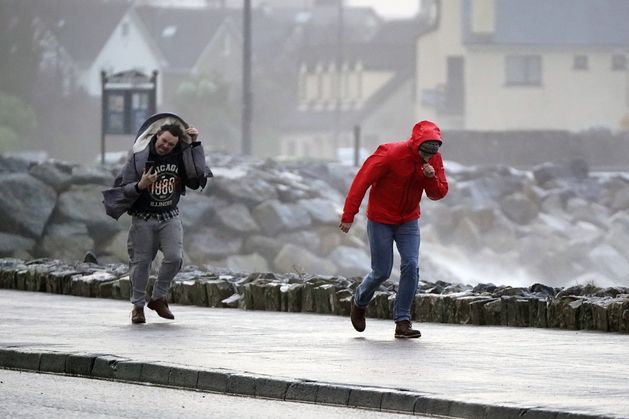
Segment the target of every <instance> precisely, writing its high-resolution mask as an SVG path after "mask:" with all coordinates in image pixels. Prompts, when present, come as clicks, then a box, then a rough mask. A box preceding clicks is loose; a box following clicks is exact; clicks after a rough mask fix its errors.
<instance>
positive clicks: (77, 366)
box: [0, 290, 629, 419]
mask: <svg viewBox="0 0 629 419" xmlns="http://www.w3.org/2000/svg"><path fill="white" fill-rule="evenodd" d="M130 308H131V305H130V304H129V303H127V302H124V301H118V300H104V299H88V298H80V297H72V296H61V295H51V294H42V293H29V292H22V291H10V290H0V366H3V367H8V368H22V369H32V370H40V371H45V372H61V373H63V372H65V373H75V374H81V375H86V376H93V377H97V378H114V379H121V380H126V381H146V382H154V383H156V384H163V385H170V386H175V387H178V386H183V387H192V388H199V389H204V390H212V391H217V392H227V393H236V394H244V395H251V396H256V397H270V398H283V399H291V400H302V401H311V402H316V403H328V404H340V405H350V406H358V407H366V408H372V409H382V410H387V411H401V412H407V413H415V414H434V415H443V416H453V417H471V418H477V417H500V418H508V417H526V418H557V419H559V418H586V417H629V363H627V362H626V360H627V355H629V335H621V334H612V333H598V332H585V331H566V330H548V329H533V328H507V327H484V326H483V327H474V326H458V325H449V324H435V323H426V324H421V325H419V327H420V329H421V331H422V334H423V336H422V338H421V339H418V340H397V339H394V338H393V328H394V323H393V322H392V321H390V320H376V319H367V330H366V331H365V332H363V333H357V332H355V331H354V330H353V329H352V327H351V324H350V322H349V319H348V318H346V317H337V316H327V315H317V314H302V313H275V312H263V311H243V310H235V309H213V308H203V307H194V306H179V305H173V306H171V309H172V311H173V313H174V314H175V316H176V320H175V321H168V320H164V319H161V318H159V317H157V315H156V314H155V313H154V312H152V311H150V310H148V309H147V310H146V314H147V324H144V325H131V324H130V319H129V312H130ZM85 362H87V364H85ZM132 366H135V367H137V368H135V369H134V368H132ZM134 374H135V375H134ZM188 374H194V375H193V376H192V378H191V377H190V376H188ZM0 375H1V371H0Z"/></svg>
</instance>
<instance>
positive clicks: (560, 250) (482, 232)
mask: <svg viewBox="0 0 629 419" xmlns="http://www.w3.org/2000/svg"><path fill="white" fill-rule="evenodd" d="M444 153H448V150H445V151H444ZM446 156H448V155H447V154H446ZM209 163H210V166H211V167H212V169H213V170H214V173H215V175H216V176H215V177H214V178H213V179H212V180H210V182H209V184H208V186H207V187H206V188H205V189H204V190H203V191H188V193H187V195H186V196H184V197H182V199H181V202H180V209H181V212H182V220H183V224H184V230H185V234H184V263H185V264H186V265H197V266H201V267H209V268H212V269H213V268H217V267H221V268H225V269H228V270H230V271H233V272H279V273H286V272H297V273H301V274H302V275H305V274H319V275H322V274H323V275H342V276H345V277H351V276H360V275H364V274H366V273H367V271H368V270H369V267H370V260H369V249H368V244H367V238H366V221H365V218H364V214H365V206H366V202H367V199H366V198H365V199H364V201H363V207H362V208H361V211H360V213H359V216H358V217H357V219H356V222H355V223H354V225H353V226H352V229H351V230H350V233H349V234H344V233H342V232H341V231H340V230H339V229H338V227H337V226H338V222H339V212H340V209H341V208H342V206H343V200H344V197H345V194H346V193H347V190H348V188H349V185H350V183H351V181H352V179H353V177H354V173H355V168H352V167H347V166H340V165H338V164H333V163H320V162H299V163H291V164H288V163H282V162H277V161H272V160H267V161H258V160H254V159H243V158H239V157H235V156H229V155H212V156H210V162H209ZM445 164H446V173H447V176H448V182H449V185H450V191H449V193H448V195H447V196H446V197H445V198H444V199H442V200H439V201H430V200H429V199H426V198H424V199H423V200H422V203H421V213H422V217H421V219H420V224H421V252H420V253H421V255H420V261H421V262H420V275H421V278H422V279H426V280H428V281H432V282H436V281H446V282H452V283H456V282H460V283H466V284H475V283H485V282H492V283H496V284H498V283H499V284H502V285H512V286H529V285H531V284H534V283H544V284H548V285H551V286H562V287H565V286H570V285H574V284H587V283H592V284H595V285H597V286H600V287H609V286H615V285H619V286H629V241H628V240H627V239H626V238H627V236H629V176H627V175H626V174H623V173H614V174H598V173H592V172H591V171H590V170H589V166H588V165H587V162H585V161H584V160H582V159H581V160H579V159H577V160H563V161H557V162H552V163H550V162H547V163H543V164H540V165H538V166H535V167H534V168H533V169H532V170H530V171H528V170H527V171H524V170H516V169H514V168H512V167H508V166H504V165H488V166H462V165H460V164H456V163H453V162H451V161H446V163H445ZM119 169H120V165H112V166H105V167H102V166H82V165H76V164H70V163H64V162H59V161H44V162H32V161H25V160H20V159H13V158H4V157H2V156H0V212H1V213H2V214H3V216H2V217H0V257H15V258H19V259H23V260H31V259H35V258H52V259H60V260H65V261H67V262H73V261H80V260H83V257H84V255H85V253H86V252H87V251H93V252H94V253H95V254H96V256H97V257H98V260H99V262H101V263H126V261H127V258H128V255H127V235H128V233H127V232H128V228H129V224H130V218H129V216H128V215H126V214H125V215H123V216H122V217H121V218H120V220H119V221H114V220H113V219H112V218H110V217H108V216H107V215H106V214H105V211H104V208H103V205H102V203H101V201H102V196H101V193H100V191H101V190H103V189H104V188H106V187H107V186H109V185H111V183H112V182H113V177H114V174H115V173H117V171H118V170H119ZM395 254H396V263H395V264H394V271H393V276H392V277H393V278H396V277H397V275H398V274H399V269H398V266H399V263H398V260H397V252H395Z"/></svg>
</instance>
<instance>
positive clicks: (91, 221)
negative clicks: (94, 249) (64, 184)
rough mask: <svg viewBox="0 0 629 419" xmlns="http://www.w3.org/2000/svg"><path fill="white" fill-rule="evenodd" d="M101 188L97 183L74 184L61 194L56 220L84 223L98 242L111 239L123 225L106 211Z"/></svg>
mask: <svg viewBox="0 0 629 419" xmlns="http://www.w3.org/2000/svg"><path fill="white" fill-rule="evenodd" d="M101 190H102V186H100V185H95V184H87V185H74V186H72V187H71V188H70V189H69V190H68V191H66V192H64V193H62V194H61V195H59V203H58V204H57V211H56V214H55V221H58V222H70V223H71V222H79V223H83V224H85V225H86V226H87V228H88V229H89V231H90V234H91V235H92V237H93V238H94V240H95V241H97V242H102V241H107V240H108V239H110V238H111V237H112V236H113V235H115V234H116V233H117V232H119V231H120V230H121V226H120V224H118V223H117V222H116V220H114V219H113V218H111V217H109V216H108V215H107V214H106V213H105V207H104V206H103V203H102V201H103V196H102V194H101Z"/></svg>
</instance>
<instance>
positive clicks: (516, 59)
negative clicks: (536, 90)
mask: <svg viewBox="0 0 629 419" xmlns="http://www.w3.org/2000/svg"><path fill="white" fill-rule="evenodd" d="M505 83H506V84H507V85H519V86H539V85H541V84H542V57H541V56H539V55H508V56H507V57H505Z"/></svg>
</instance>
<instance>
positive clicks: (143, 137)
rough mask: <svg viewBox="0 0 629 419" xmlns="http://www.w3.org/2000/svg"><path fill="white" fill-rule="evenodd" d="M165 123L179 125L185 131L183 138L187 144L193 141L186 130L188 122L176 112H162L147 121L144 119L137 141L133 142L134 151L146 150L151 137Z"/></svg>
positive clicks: (136, 137)
mask: <svg viewBox="0 0 629 419" xmlns="http://www.w3.org/2000/svg"><path fill="white" fill-rule="evenodd" d="M164 124H177V125H179V126H180V127H181V129H182V130H183V131H184V134H183V137H182V138H181V140H182V141H183V142H184V143H185V144H190V143H191V142H192V139H191V138H190V136H189V135H188V134H186V132H185V131H186V128H188V123H186V121H184V120H183V119H182V118H181V117H179V116H178V115H175V114H174V113H168V112H162V113H157V114H155V115H153V116H150V117H149V118H148V119H147V120H146V121H144V123H143V124H142V126H141V127H140V129H138V133H137V135H136V136H135V142H134V143H133V152H134V153H137V152H139V151H142V150H144V149H145V148H146V147H147V146H148V145H149V143H150V142H151V138H153V136H154V135H155V134H157V131H159V128H160V127H161V126H162V125H164Z"/></svg>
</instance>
